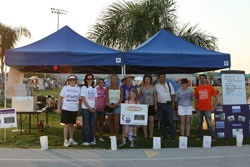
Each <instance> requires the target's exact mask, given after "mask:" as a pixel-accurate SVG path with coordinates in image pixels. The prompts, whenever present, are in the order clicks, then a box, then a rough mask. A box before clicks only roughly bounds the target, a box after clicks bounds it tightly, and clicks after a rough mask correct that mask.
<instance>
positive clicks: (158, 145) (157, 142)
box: [153, 137, 161, 149]
mask: <svg viewBox="0 0 250 167" xmlns="http://www.w3.org/2000/svg"><path fill="white" fill-rule="evenodd" d="M153 149H161V138H160V137H154V138H153Z"/></svg>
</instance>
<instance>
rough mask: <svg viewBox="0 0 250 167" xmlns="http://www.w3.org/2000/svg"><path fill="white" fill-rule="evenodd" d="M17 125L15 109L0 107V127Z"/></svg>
mask: <svg viewBox="0 0 250 167" xmlns="http://www.w3.org/2000/svg"><path fill="white" fill-rule="evenodd" d="M13 127H17V121H16V111H15V109H0V128H13Z"/></svg>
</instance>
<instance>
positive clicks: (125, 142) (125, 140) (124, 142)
mask: <svg viewBox="0 0 250 167" xmlns="http://www.w3.org/2000/svg"><path fill="white" fill-rule="evenodd" d="M127 140H128V138H127V137H124V138H123V139H122V143H121V144H120V145H119V147H122V146H125V145H126V144H127Z"/></svg>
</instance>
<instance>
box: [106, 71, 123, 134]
mask: <svg viewBox="0 0 250 167" xmlns="http://www.w3.org/2000/svg"><path fill="white" fill-rule="evenodd" d="M118 81H119V78H118V76H117V75H111V85H110V87H108V88H107V91H106V92H107V94H106V105H108V106H109V107H110V108H113V111H112V112H110V113H107V115H108V122H109V130H110V136H114V134H115V136H116V138H117V139H118V135H119V126H120V122H119V121H120V113H121V108H120V104H121V102H122V100H123V94H122V92H123V90H122V88H121V87H119V85H118Z"/></svg>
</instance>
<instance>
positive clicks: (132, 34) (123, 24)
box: [88, 0, 217, 51]
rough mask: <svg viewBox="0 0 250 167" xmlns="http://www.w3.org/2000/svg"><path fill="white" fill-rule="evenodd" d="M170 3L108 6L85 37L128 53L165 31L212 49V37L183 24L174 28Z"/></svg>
mask: <svg viewBox="0 0 250 167" xmlns="http://www.w3.org/2000/svg"><path fill="white" fill-rule="evenodd" d="M175 12H176V5H175V1H174V0H141V1H137V2H135V3H134V2H132V1H122V2H117V3H112V4H111V5H110V6H108V7H107V9H105V10H103V12H102V13H101V15H100V17H99V19H98V20H97V23H96V24H95V25H93V27H92V28H91V29H90V31H89V36H88V38H89V39H91V40H93V41H95V42H96V43H99V44H101V45H104V46H107V47H111V48H114V49H120V50H123V51H128V50H132V49H134V48H135V47H137V46H138V45H140V44H142V43H143V42H144V41H146V40H147V39H148V38H150V37H151V36H153V35H154V34H155V33H157V32H158V31H159V30H161V29H163V28H165V29H166V30H168V31H170V32H172V33H175V34H176V35H178V36H180V37H182V38H183V39H185V40H188V41H190V42H192V43H194V44H196V45H198V46H202V47H205V48H207V49H212V50H215V49H217V46H216V38H215V37H213V36H211V35H208V34H206V33H205V32H202V31H201V30H197V31H196V28H197V26H191V27H189V28H188V24H185V25H184V26H183V27H182V28H179V27H178V22H177V16H176V14H175Z"/></svg>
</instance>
